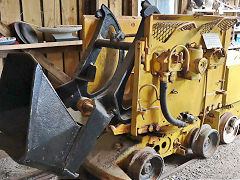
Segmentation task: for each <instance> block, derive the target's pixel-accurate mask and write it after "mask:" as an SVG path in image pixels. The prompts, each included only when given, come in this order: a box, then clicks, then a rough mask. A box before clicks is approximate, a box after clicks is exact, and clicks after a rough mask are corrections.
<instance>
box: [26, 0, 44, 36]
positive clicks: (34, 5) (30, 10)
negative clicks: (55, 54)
mask: <svg viewBox="0 0 240 180" xmlns="http://www.w3.org/2000/svg"><path fill="white" fill-rule="evenodd" d="M22 8H23V20H24V21H25V22H27V23H30V24H33V25H36V26H40V27H41V26H42V17H41V14H42V12H41V5H40V0H35V1H33V0H22ZM33 28H36V27H33ZM36 33H37V35H38V39H39V40H40V41H42V40H43V37H42V33H41V32H39V31H36Z"/></svg>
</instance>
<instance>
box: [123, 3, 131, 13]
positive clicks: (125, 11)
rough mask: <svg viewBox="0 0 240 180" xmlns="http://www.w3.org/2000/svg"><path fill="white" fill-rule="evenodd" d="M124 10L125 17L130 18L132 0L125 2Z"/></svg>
mask: <svg viewBox="0 0 240 180" xmlns="http://www.w3.org/2000/svg"><path fill="white" fill-rule="evenodd" d="M122 3H123V8H122V11H123V16H130V15H131V11H130V9H131V6H129V4H130V0H123V2H122Z"/></svg>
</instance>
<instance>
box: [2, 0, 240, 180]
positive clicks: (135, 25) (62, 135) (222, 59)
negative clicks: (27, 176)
mask: <svg viewBox="0 0 240 180" xmlns="http://www.w3.org/2000/svg"><path fill="white" fill-rule="evenodd" d="M141 16H142V19H140V18H137V17H136V18H132V19H130V18H118V19H116V18H115V16H114V15H113V14H112V12H111V11H110V10H109V9H108V8H107V7H106V6H105V5H102V8H101V9H100V10H98V11H97V12H96V18H95V17H92V16H85V19H84V43H85V44H84V47H83V49H84V55H83V57H82V60H81V61H80V63H79V65H78V67H77V70H76V73H75V75H74V77H73V78H72V81H70V82H69V83H67V84H63V85H61V86H60V87H58V88H56V89H54V88H53V87H52V85H51V83H50V82H49V80H48V79H47V77H46V76H45V75H44V73H43V71H42V68H41V66H40V65H39V64H38V63H37V62H36V61H35V60H34V59H33V58H32V57H31V56H30V55H28V54H24V53H12V54H9V55H8V56H7V58H6V59H5V63H4V68H3V72H2V75H1V79H0V130H1V131H2V132H3V134H4V136H3V137H1V138H3V139H7V140H8V141H9V142H10V141H11V142H13V143H12V144H11V146H10V143H9V146H7V147H6V149H5V151H7V152H8V153H9V154H10V155H11V156H12V157H13V158H14V159H15V160H16V161H18V162H20V163H22V164H26V165H28V166H32V167H36V168H39V169H43V170H47V171H51V172H54V173H56V174H58V175H59V176H62V177H71V178H77V177H78V176H79V174H78V169H79V168H80V166H84V168H85V169H86V170H88V171H89V172H90V173H92V174H93V175H95V176H97V177H99V178H105V179H140V180H142V179H158V178H159V177H160V176H161V173H162V170H163V168H164V160H163V158H164V157H167V156H169V155H171V154H175V153H177V154H181V155H183V156H184V155H186V154H187V153H188V151H189V149H192V151H193V153H195V154H196V155H198V156H201V157H205V158H207V157H210V156H211V155H213V153H214V152H215V150H216V148H217V146H218V145H219V142H220V141H221V143H231V142H232V141H233V140H234V138H235V137H236V135H237V133H238V130H239V123H240V122H239V119H238V116H239V110H240V109H239V105H240V104H239V100H240V93H239V92H238V91H237V90H236V89H237V87H238V85H237V83H238V74H237V73H238V71H239V68H240V66H239V64H235V65H230V66H227V54H228V46H229V44H230V42H231V30H232V27H233V26H234V24H236V23H237V19H236V18H234V17H220V16H193V15H161V14H160V12H159V11H158V9H157V8H156V7H154V6H151V4H150V3H149V2H148V1H144V2H143V3H142V11H141ZM67 108H72V109H74V110H75V111H80V112H81V115H82V117H83V118H85V119H86V124H84V123H82V122H76V121H74V119H73V118H72V116H71V115H70V114H69V112H68V110H67ZM0 142H1V140H0ZM16 147H17V148H18V149H19V151H18V152H16V151H14V150H13V149H14V148H16Z"/></svg>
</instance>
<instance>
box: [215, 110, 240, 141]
mask: <svg viewBox="0 0 240 180" xmlns="http://www.w3.org/2000/svg"><path fill="white" fill-rule="evenodd" d="M238 130H239V123H238V118H237V117H236V116H233V115H232V113H230V112H226V113H225V114H223V115H222V117H221V119H220V124H219V134H220V141H221V142H222V143H225V144H228V143H231V142H233V141H234V139H235V137H236V136H237V134H238Z"/></svg>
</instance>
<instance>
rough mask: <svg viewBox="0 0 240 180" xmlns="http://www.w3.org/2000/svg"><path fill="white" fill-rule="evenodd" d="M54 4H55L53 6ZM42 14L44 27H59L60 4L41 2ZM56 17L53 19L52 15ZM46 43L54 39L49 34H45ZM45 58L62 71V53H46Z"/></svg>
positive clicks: (46, 0) (47, 0)
mask: <svg viewBox="0 0 240 180" xmlns="http://www.w3.org/2000/svg"><path fill="white" fill-rule="evenodd" d="M55 2H56V4H55ZM43 12H44V26H45V27H53V26H55V25H61V19H60V4H59V1H55V0H43ZM55 13H56V17H55V18H54V14H55ZM45 40H46V41H54V38H53V36H52V35H50V34H45ZM47 58H48V59H49V60H50V61H51V62H52V63H53V64H54V65H56V66H57V67H58V68H59V69H61V70H62V71H63V54H62V52H57V53H48V54H47Z"/></svg>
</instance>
